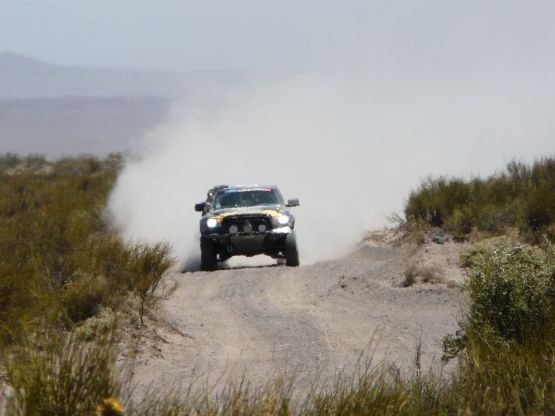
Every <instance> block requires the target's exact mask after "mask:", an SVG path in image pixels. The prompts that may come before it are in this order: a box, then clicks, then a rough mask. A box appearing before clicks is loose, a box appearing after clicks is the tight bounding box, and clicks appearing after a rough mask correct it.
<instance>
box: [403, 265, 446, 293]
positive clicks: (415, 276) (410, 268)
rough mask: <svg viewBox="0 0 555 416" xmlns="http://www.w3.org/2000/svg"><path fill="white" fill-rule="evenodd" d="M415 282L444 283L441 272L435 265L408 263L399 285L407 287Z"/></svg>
mask: <svg viewBox="0 0 555 416" xmlns="http://www.w3.org/2000/svg"><path fill="white" fill-rule="evenodd" d="M417 282H422V283H432V284H433V283H444V282H445V278H444V277H443V276H442V275H441V272H440V270H439V269H438V268H437V267H433V266H429V265H421V264H417V263H410V264H409V265H407V267H406V268H405V272H404V279H403V281H402V282H401V286H402V287H409V286H412V285H414V284H415V283H417Z"/></svg>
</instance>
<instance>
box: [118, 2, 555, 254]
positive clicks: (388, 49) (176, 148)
mask: <svg viewBox="0 0 555 416" xmlns="http://www.w3.org/2000/svg"><path fill="white" fill-rule="evenodd" d="M500 4H501V3H500ZM486 12H487V11H486ZM486 12H484V13H486ZM490 12H491V13H493V14H492V16H494V14H495V13H494V12H492V11H491V10H490V11H489V12H487V13H490ZM487 13H486V14H487ZM538 13H539V12H538ZM482 17H483V16H482ZM490 17H491V16H490ZM497 17H499V16H497ZM449 18H452V17H449ZM492 18H493V17H492ZM502 18H503V16H501V17H499V19H502ZM512 18H513V17H511V19H512ZM468 19H470V18H468ZM506 19H509V18H506ZM442 22H443V24H442V27H440V28H438V27H435V28H434V30H436V31H437V33H434V34H433V36H434V37H433V39H432V40H430V38H429V37H427V36H428V35H429V33H427V32H426V31H425V30H421V31H418V28H416V29H415V28H412V29H411V30H414V33H413V31H411V30H409V31H407V33H404V34H403V33H401V34H399V33H398V32H397V31H396V30H395V28H393V29H391V28H387V25H384V24H381V26H379V27H378V28H376V27H374V28H373V29H372V30H373V32H372V33H369V32H368V31H366V30H365V29H364V28H361V27H359V26H356V25H355V26H353V28H352V30H351V32H350V34H349V36H348V37H346V38H344V39H343V42H345V43H344V44H341V42H337V43H336V44H335V45H334V46H333V47H332V46H330V49H329V50H327V51H326V53H322V55H321V56H318V57H314V59H313V61H312V62H311V64H309V65H306V66H305V67H304V68H302V69H299V70H288V71H282V72H281V73H279V74H276V73H274V74H264V75H260V76H258V77H253V79H251V81H250V82H249V83H247V84H245V85H243V86H241V87H239V88H235V89H230V90H226V91H221V93H220V94H219V95H218V96H217V97H214V96H212V97H210V98H207V99H204V100H199V103H198V105H191V104H181V103H179V102H176V103H175V104H174V106H173V109H172V111H171V113H170V115H169V116H168V118H167V120H166V121H165V122H164V123H162V124H161V125H160V126H158V127H157V128H156V129H154V130H152V131H150V132H149V133H148V134H147V135H146V136H145V137H143V138H142V139H141V140H140V141H139V145H138V146H137V147H136V148H135V149H134V150H133V152H132V153H131V155H130V157H129V159H128V161H127V163H126V166H125V168H124V169H123V171H122V173H121V175H120V177H119V179H118V181H117V184H116V187H115V189H114V191H113V193H112V195H111V199H110V203H109V211H110V214H111V217H112V218H113V221H114V224H115V225H116V226H117V227H118V228H119V229H120V230H121V231H122V233H123V234H124V236H125V237H127V238H129V239H132V240H139V241H147V242H154V241H160V240H166V241H169V242H170V243H171V244H172V245H173V247H174V248H175V252H176V255H178V256H179V257H181V258H187V257H190V256H194V255H195V254H196V253H198V220H199V214H198V213H195V212H194V210H193V205H194V203H196V202H200V201H202V200H203V199H204V197H205V195H206V190H207V189H209V188H210V187H211V186H213V185H215V184H225V183H229V184H233V183H261V184H262V183H267V184H276V185H278V186H279V187H280V189H281V190H282V193H283V194H284V197H285V198H292V197H298V198H299V199H300V202H301V206H300V207H299V208H295V209H294V214H295V216H296V218H297V227H296V228H297V238H298V241H299V249H300V254H301V262H302V263H305V264H306V263H310V262H315V261H320V260H326V259H331V258H334V257H338V256H340V255H342V254H344V253H345V252H346V251H348V250H349V249H351V248H352V247H353V246H354V245H355V244H356V243H357V242H358V241H360V238H361V237H362V235H363V234H364V232H365V231H366V230H368V229H371V228H375V227H380V226H383V225H384V224H386V222H387V220H386V216H387V215H388V214H391V213H392V212H394V211H395V212H401V211H402V207H403V203H404V201H405V200H406V198H407V196H408V194H409V192H410V190H411V189H413V188H414V187H416V186H417V185H418V183H419V182H420V180H421V179H422V178H424V177H426V176H427V175H439V174H446V175H464V176H469V175H479V174H480V175H484V174H491V173H493V172H494V170H496V169H499V168H502V167H503V165H504V164H505V163H506V162H508V161H510V160H512V159H513V158H517V159H519V160H524V161H532V160H534V158H536V157H540V156H542V155H545V154H547V153H553V151H554V150H555V145H554V144H553V143H554V139H553V137H554V133H555V126H554V125H553V122H552V115H551V113H550V108H553V104H555V102H554V101H555V82H554V81H555V75H554V74H555V71H554V69H555V63H554V62H553V60H547V59H544V58H545V57H547V56H551V55H550V54H549V53H548V50H549V47H550V45H552V43H550V42H547V41H546V39H548V40H551V41H552V40H553V39H554V37H553V31H551V32H549V33H548V34H547V35H549V36H548V37H547V38H546V37H545V36H547V35H546V34H545V33H540V34H537V36H538V37H540V35H541V36H542V39H543V41H542V42H543V43H541V44H539V43H536V44H535V45H536V47H535V49H533V50H531V49H530V48H529V47H528V45H529V44H527V43H519V42H516V41H511V42H505V40H507V39H508V38H509V37H511V36H513V35H514V30H513V29H511V27H510V26H507V27H505V26H503V25H495V26H491V25H490V24H489V22H488V21H487V19H486V20H485V21H482V20H480V19H478V20H476V21H474V20H472V22H469V21H464V22H463V23H464V24H463V23H461V22H460V21H457V22H458V23H459V25H458V26H456V25H450V21H449V19H448V18H447V17H446V18H445V19H444V20H443V21H442ZM451 23H452V22H451ZM470 23H472V25H473V26H472V28H470V27H468V25H469V24H470ZM428 29H429V28H428ZM470 29H472V32H470ZM430 30H431V29H430ZM376 31H378V34H377V35H376V33H375V32H376ZM379 31H381V32H379ZM467 33H471V35H472V36H470V37H469V36H466V35H465V34H467ZM393 34H395V36H397V38H395V39H393V40H392V38H391V36H392V35H393ZM417 34H420V35H421V36H416V35H417ZM378 35H379V36H378ZM424 35H426V36H424ZM399 36H400V37H401V38H400V39H399ZM368 39H372V42H370V41H368ZM494 52H495V53H494Z"/></svg>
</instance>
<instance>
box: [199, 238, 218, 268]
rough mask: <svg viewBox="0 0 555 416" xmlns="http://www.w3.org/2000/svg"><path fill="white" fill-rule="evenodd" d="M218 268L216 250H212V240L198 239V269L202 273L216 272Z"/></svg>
mask: <svg viewBox="0 0 555 416" xmlns="http://www.w3.org/2000/svg"><path fill="white" fill-rule="evenodd" d="M217 266H218V259H217V257H216V250H214V243H213V242H212V240H208V239H205V238H201V239H200V269H201V270H202V271H204V272H209V271H212V270H216V267H217Z"/></svg>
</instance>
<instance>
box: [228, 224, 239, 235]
mask: <svg viewBox="0 0 555 416" xmlns="http://www.w3.org/2000/svg"><path fill="white" fill-rule="evenodd" d="M238 232H239V227H237V226H236V225H235V224H233V225H232V226H231V227H229V234H237V233H238Z"/></svg>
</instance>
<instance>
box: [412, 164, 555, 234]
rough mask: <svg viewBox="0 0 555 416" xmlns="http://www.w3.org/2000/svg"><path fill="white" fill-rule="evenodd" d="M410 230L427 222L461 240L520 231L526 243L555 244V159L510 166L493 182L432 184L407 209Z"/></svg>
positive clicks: (422, 187)
mask: <svg viewBox="0 0 555 416" xmlns="http://www.w3.org/2000/svg"><path fill="white" fill-rule="evenodd" d="M405 216H406V218H407V222H408V225H410V224H414V223H418V222H423V223H425V224H427V225H428V226H431V227H442V228H444V229H445V230H447V231H449V232H450V233H452V234H453V235H454V236H455V237H458V238H462V239H465V238H468V236H469V234H470V233H471V232H472V231H473V230H478V231H481V232H484V233H487V234H490V235H499V234H503V233H505V232H506V230H507V229H509V228H513V227H516V228H518V229H519V230H520V232H521V235H522V236H523V237H524V238H526V239H527V240H528V241H530V242H533V243H537V242H538V241H541V238H542V237H543V235H547V236H548V237H549V238H550V239H551V240H554V239H555V233H554V227H553V225H554V224H555V157H548V158H544V159H541V160H538V161H536V162H535V163H534V164H532V165H531V166H529V165H525V164H523V163H519V162H511V163H509V164H508V165H507V167H506V168H505V169H504V170H503V171H501V172H499V173H496V174H495V175H492V176H490V177H489V178H485V179H480V178H474V179H471V180H462V179H457V178H445V177H440V178H428V179H426V180H425V181H423V182H422V184H421V185H420V187H419V189H418V190H416V191H414V192H412V193H411V194H410V197H409V199H408V201H407V204H406V206H405Z"/></svg>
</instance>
